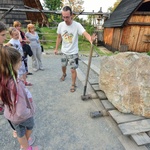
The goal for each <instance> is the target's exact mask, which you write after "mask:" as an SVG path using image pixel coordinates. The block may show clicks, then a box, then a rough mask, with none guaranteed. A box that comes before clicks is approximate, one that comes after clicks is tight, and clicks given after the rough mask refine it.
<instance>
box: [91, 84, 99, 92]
mask: <svg viewBox="0 0 150 150" xmlns="http://www.w3.org/2000/svg"><path fill="white" fill-rule="evenodd" d="M92 87H93V89H94V91H100V88H99V84H98V85H92Z"/></svg>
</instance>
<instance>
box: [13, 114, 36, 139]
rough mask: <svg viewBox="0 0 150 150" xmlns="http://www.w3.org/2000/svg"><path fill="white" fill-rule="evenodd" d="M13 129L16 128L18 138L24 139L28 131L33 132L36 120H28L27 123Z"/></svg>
mask: <svg viewBox="0 0 150 150" xmlns="http://www.w3.org/2000/svg"><path fill="white" fill-rule="evenodd" d="M12 125H13V127H14V128H15V131H16V132H17V136H18V137H20V138H21V137H23V136H24V135H25V133H26V130H32V129H33V126H34V119H33V117H31V118H29V119H27V120H26V121H24V122H22V123H20V124H18V125H15V124H13V123H12Z"/></svg>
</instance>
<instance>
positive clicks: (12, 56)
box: [0, 21, 44, 150]
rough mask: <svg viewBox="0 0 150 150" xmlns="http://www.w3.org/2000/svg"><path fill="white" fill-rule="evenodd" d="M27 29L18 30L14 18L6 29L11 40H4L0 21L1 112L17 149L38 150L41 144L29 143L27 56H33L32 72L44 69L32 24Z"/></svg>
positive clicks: (30, 105)
mask: <svg viewBox="0 0 150 150" xmlns="http://www.w3.org/2000/svg"><path fill="white" fill-rule="evenodd" d="M27 30H28V31H27V32H26V33H24V32H23V31H21V23H20V22H19V21H15V22H14V23H13V27H10V28H9V29H8V31H9V34H10V40H9V41H8V42H7V43H5V44H4V41H5V39H6V31H7V28H6V25H5V24H4V23H3V22H0V114H3V113H4V116H5V118H6V119H7V120H8V123H9V124H10V126H11V128H12V129H13V136H14V137H16V138H17V139H18V142H19V144H20V150H33V149H34V150H35V149H37V150H40V149H41V147H40V146H31V145H32V144H33V143H34V141H35V138H34V136H33V137H32V138H31V137H30V135H31V133H32V129H33V126H34V119H33V115H34V112H35V108H34V103H33V100H32V95H31V93H30V91H29V90H28V89H27V88H26V86H32V83H30V82H27V81H26V76H27V75H31V74H32V73H29V72H28V59H27V56H28V55H29V56H32V67H33V71H38V70H39V69H40V70H44V69H43V66H42V62H41V54H42V51H41V45H40V41H39V37H38V34H37V32H36V31H35V26H34V25H33V24H28V25H27Z"/></svg>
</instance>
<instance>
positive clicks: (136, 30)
mask: <svg viewBox="0 0 150 150" xmlns="http://www.w3.org/2000/svg"><path fill="white" fill-rule="evenodd" d="M104 44H105V45H106V47H107V48H108V49H109V50H111V51H113V52H114V51H134V52H148V51H150V14H149V13H148V14H147V15H146V14H144V15H139V14H138V15H133V16H132V17H131V18H130V19H129V21H128V22H127V24H126V26H124V27H123V28H105V29H104Z"/></svg>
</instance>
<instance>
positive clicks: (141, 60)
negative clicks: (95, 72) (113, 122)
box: [99, 52, 150, 118]
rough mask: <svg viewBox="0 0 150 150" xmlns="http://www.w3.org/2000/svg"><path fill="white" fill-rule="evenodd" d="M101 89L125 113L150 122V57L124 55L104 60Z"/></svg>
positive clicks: (136, 54) (103, 58)
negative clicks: (138, 116) (149, 119)
mask: <svg viewBox="0 0 150 150" xmlns="http://www.w3.org/2000/svg"><path fill="white" fill-rule="evenodd" d="M99 86H100V89H101V90H103V91H104V92H105V94H106V96H107V98H108V100H109V101H110V102H111V103H112V104H113V105H114V106H115V107H116V108H117V109H118V110H119V111H120V112H123V113H133V114H136V115H140V116H145V117H148V118H150V57H149V56H148V55H147V54H141V53H136V52H124V53H119V54H117V55H114V56H105V57H102V58H101V63H100V75H99Z"/></svg>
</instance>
